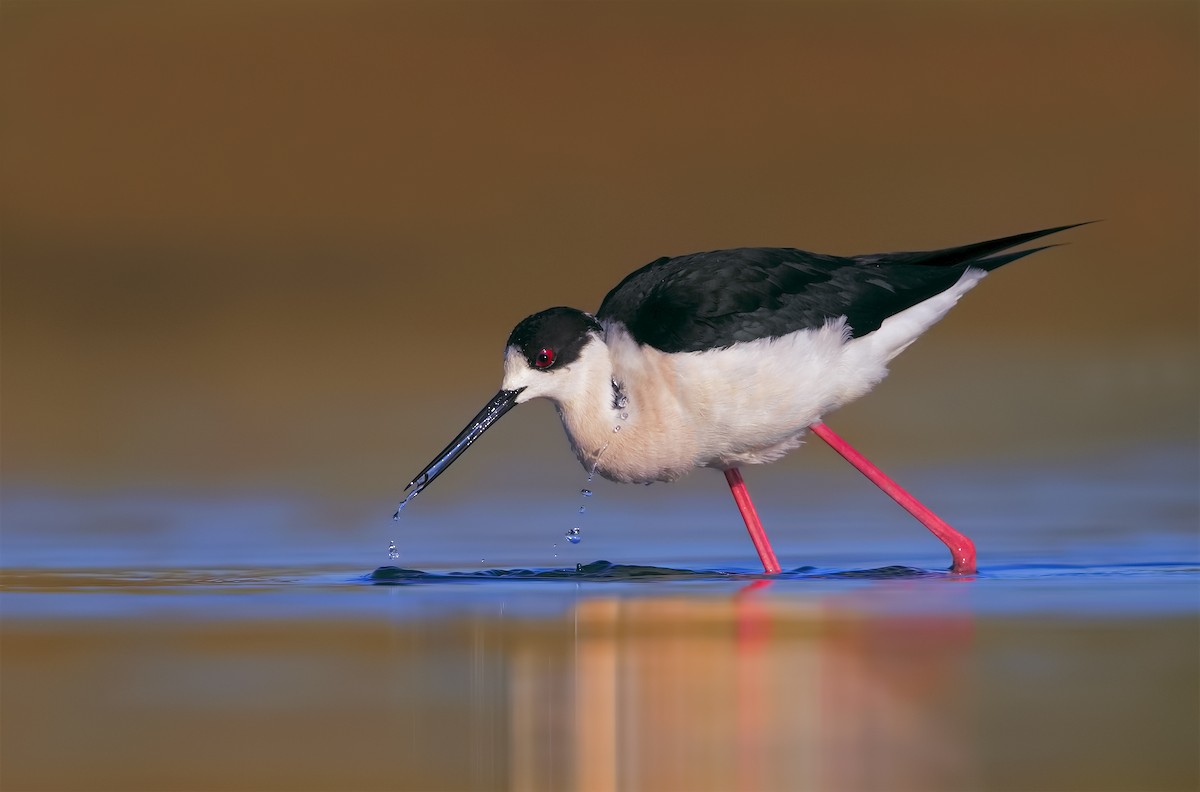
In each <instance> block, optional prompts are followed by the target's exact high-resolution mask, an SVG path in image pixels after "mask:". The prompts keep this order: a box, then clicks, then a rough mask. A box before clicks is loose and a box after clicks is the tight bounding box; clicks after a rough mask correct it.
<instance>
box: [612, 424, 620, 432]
mask: <svg viewBox="0 0 1200 792" xmlns="http://www.w3.org/2000/svg"><path fill="white" fill-rule="evenodd" d="M613 431H614V432H619V431H621V424H617V425H616V426H614V427H613Z"/></svg>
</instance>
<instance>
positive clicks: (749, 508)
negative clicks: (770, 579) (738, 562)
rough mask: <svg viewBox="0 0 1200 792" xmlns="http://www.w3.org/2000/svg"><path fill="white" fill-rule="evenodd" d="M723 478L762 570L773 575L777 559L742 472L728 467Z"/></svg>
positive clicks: (776, 566) (777, 566)
mask: <svg viewBox="0 0 1200 792" xmlns="http://www.w3.org/2000/svg"><path fill="white" fill-rule="evenodd" d="M725 480H726V481H728V482H729V490H730V492H732V493H733V500H734V502H735V503H737V507H738V511H740V512H741V513H742V519H743V520H745V521H746V530H747V531H749V532H750V541H752V542H754V549H755V550H757V551H758V558H759V560H760V561H762V565H763V572H766V573H767V574H768V575H774V574H775V573H776V572H779V570H780V567H779V561H778V560H777V559H776V558H775V551H774V550H772V549H771V542H770V540H769V539H767V532H766V531H764V530H763V526H762V521H761V520H759V519H758V512H757V511H755V510H754V504H753V503H752V502H751V501H750V493H749V492H747V491H746V482H745V481H744V480H743V479H742V472H741V471H740V470H738V469H737V468H729V470H726V471H725Z"/></svg>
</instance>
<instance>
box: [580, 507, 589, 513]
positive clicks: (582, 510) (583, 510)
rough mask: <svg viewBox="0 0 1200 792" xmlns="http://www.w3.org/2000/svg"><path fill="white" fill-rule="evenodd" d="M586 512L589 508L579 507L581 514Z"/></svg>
mask: <svg viewBox="0 0 1200 792" xmlns="http://www.w3.org/2000/svg"><path fill="white" fill-rule="evenodd" d="M585 511H587V506H580V507H579V513H580V514H583V513H584V512H585Z"/></svg>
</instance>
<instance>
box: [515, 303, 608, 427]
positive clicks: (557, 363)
mask: <svg viewBox="0 0 1200 792" xmlns="http://www.w3.org/2000/svg"><path fill="white" fill-rule="evenodd" d="M602 332H603V331H602V330H601V329H600V323H599V322H597V321H596V318H595V317H594V316H592V315H591V314H587V313H584V312H583V311H580V310H578V309H576V308H549V309H547V310H545V311H542V312H540V313H535V314H534V315H533V316H527V317H526V318H524V319H522V320H521V321H520V322H519V323H518V324H517V326H516V327H514V328H513V331H512V333H511V334H509V336H508V343H507V344H506V345H505V348H504V381H503V382H502V383H501V386H500V387H501V393H503V392H505V391H508V392H511V393H513V394H514V396H513V398H514V402H515V403H516V404H521V403H523V402H527V401H529V400H530V399H538V398H548V399H552V400H560V401H561V400H563V399H564V398H565V397H566V396H567V395H568V394H569V393H570V391H571V390H573V388H574V387H579V386H580V385H582V384H583V380H582V379H581V378H579V377H574V378H573V377H571V376H570V374H569V373H570V371H571V369H572V367H573V366H575V365H576V364H577V363H581V362H583V359H584V356H585V352H586V351H587V350H588V347H589V345H590V344H591V343H592V342H594V341H598V340H599V339H600V337H601V335H602Z"/></svg>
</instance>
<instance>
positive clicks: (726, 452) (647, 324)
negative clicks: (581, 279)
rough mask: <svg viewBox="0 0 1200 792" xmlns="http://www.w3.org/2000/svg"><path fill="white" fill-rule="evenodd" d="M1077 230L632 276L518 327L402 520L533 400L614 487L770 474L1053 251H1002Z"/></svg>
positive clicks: (743, 257)
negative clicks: (922, 341)
mask: <svg viewBox="0 0 1200 792" xmlns="http://www.w3.org/2000/svg"><path fill="white" fill-rule="evenodd" d="M1072 227H1074V226H1059V227H1056V228H1049V229H1044V230H1041V231H1033V232H1030V233H1025V234H1017V235H1014V236H1008V237H1003V238H1000V239H994V240H989V241H986V242H979V243H975V244H971V245H963V246H960V247H953V248H946V249H943V250H935V251H927V252H912V253H883V254H874V255H861V256H849V257H842V256H830V255H822V254H816V253H808V252H805V251H802V250H797V249H794V248H739V249H734V250H718V251H712V252H708V253H694V254H690V255H684V256H677V257H674V258H660V259H658V260H656V261H654V262H652V263H650V264H647V265H646V266H644V267H642V268H641V269H638V270H636V271H635V272H632V273H630V274H629V275H628V276H626V277H625V279H624V280H622V281H621V282H620V283H619V284H618V285H617V286H616V287H615V288H614V289H613V290H612V291H610V292H609V293H608V295H607V296H606V297H605V298H604V301H603V302H602V303H601V305H600V309H599V310H598V311H597V312H596V313H595V314H594V315H592V314H589V313H586V312H584V311H580V310H578V309H574V308H561V307H560V308H551V309H549V310H546V311H542V312H540V313H537V314H534V315H532V316H530V317H527V318H526V319H523V320H522V321H521V322H520V323H518V324H517V326H516V327H515V328H514V329H513V331H512V334H511V335H510V336H509V339H508V344H507V345H506V349H505V355H504V378H503V382H502V384H501V390H500V392H499V393H498V394H496V396H495V397H494V398H493V399H492V401H491V402H489V404H488V405H487V406H486V407H485V408H484V410H483V411H481V412H480V414H479V415H478V416H476V418H475V419H474V420H473V421H472V422H471V423H470V424H469V425H468V426H467V427H466V428H465V429H464V430H463V432H462V433H460V434H459V436H458V437H457V438H455V440H454V441H453V442H452V443H451V444H450V445H449V446H447V447H446V449H444V450H443V452H442V453H441V454H439V455H438V457H437V458H435V459H434V461H433V462H431V463H430V464H429V465H428V466H427V467H426V468H425V470H423V471H422V472H421V473H420V474H419V475H418V476H417V477H416V478H414V479H413V481H412V482H411V483H410V484H409V489H410V494H409V495H408V497H407V498H406V499H405V501H404V503H402V504H401V506H403V505H404V504H406V503H407V502H408V501H409V500H411V499H412V498H413V497H414V496H415V495H416V494H417V493H419V492H420V491H421V490H423V489H424V488H425V487H426V486H428V485H429V483H430V482H431V481H433V479H434V478H435V477H436V476H438V475H439V474H440V473H441V472H442V471H443V470H445V469H446V467H447V466H449V464H450V463H451V462H453V461H454V459H456V458H457V457H458V456H459V455H460V454H461V453H462V452H463V451H465V450H466V448H467V447H468V446H470V445H471V443H473V442H474V441H475V439H477V438H478V437H479V436H480V435H481V434H482V433H483V432H484V431H485V430H486V429H487V428H488V427H489V426H491V424H492V423H494V422H495V420H497V419H498V418H499V417H500V416H502V415H503V414H504V413H505V412H507V411H508V410H509V409H511V408H512V407H513V406H515V405H516V404H520V403H523V402H526V401H530V400H532V399H536V398H546V399H549V400H551V401H552V402H553V403H554V405H555V407H556V408H557V410H558V413H559V416H560V417H561V418H562V422H563V426H564V428H565V429H566V433H567V436H568V438H569V440H570V443H571V446H572V448H573V450H574V452H575V454H576V456H577V457H578V459H579V460H580V462H581V463H582V464H583V465H584V466H585V467H586V468H587V469H588V470H595V471H597V472H599V473H600V474H601V475H603V476H605V477H606V478H609V479H612V480H614V481H621V482H643V483H648V482H653V481H670V480H672V479H675V478H678V477H679V476H682V475H684V474H685V473H687V472H689V471H691V470H692V469H694V468H697V467H712V468H717V469H721V470H725V471H730V470H735V469H736V468H738V467H739V466H741V465H744V464H759V463H765V462H771V461H774V460H776V459H778V458H779V457H780V456H782V455H783V454H785V453H787V452H788V451H789V450H791V449H793V448H795V447H796V446H797V445H798V444H799V443H800V442H801V440H802V438H803V436H804V434H805V432H806V430H807V429H808V428H809V427H810V426H814V425H815V424H818V423H819V422H820V420H821V418H822V417H823V416H824V415H826V414H828V413H830V412H832V411H833V410H836V409H837V408H838V407H841V406H842V405H844V404H846V403H848V402H850V401H853V400H854V399H856V398H858V397H860V396H862V395H864V394H865V393H867V392H868V391H869V390H870V389H871V388H872V387H874V386H875V385H876V384H877V383H878V382H879V381H880V380H881V379H883V377H884V376H886V374H887V365H888V363H889V362H890V361H891V360H892V359H893V358H894V357H895V356H896V355H898V354H899V353H900V352H901V351H903V350H904V349H905V348H906V347H907V346H908V345H909V344H911V343H912V342H913V341H914V340H916V339H917V338H918V337H919V336H920V335H921V334H922V333H924V332H925V331H926V330H928V329H929V328H930V327H931V326H932V325H933V324H934V323H936V322H937V321H938V320H939V319H941V318H942V317H943V316H944V315H945V314H946V312H947V311H949V310H950V308H951V307H953V306H954V304H955V303H956V302H957V301H958V300H959V298H960V297H962V296H963V295H964V294H965V293H966V292H968V291H969V290H970V289H972V288H973V287H974V286H975V285H976V284H977V283H978V282H979V281H980V280H982V279H983V278H984V277H985V276H986V275H987V273H988V272H990V271H992V270H994V269H996V268H998V267H1000V266H1002V265H1004V264H1007V263H1010V262H1012V261H1015V260H1017V259H1019V258H1022V257H1024V256H1027V255H1029V254H1031V253H1034V252H1037V251H1038V250H1042V249H1044V248H1033V249H1026V250H1019V251H1016V252H1006V251H1010V249H1011V248H1013V247H1016V246H1018V245H1022V244H1025V243H1027V242H1031V241H1033V240H1036V239H1038V238H1041V237H1044V236H1047V235H1049V234H1053V233H1056V232H1059V231H1064V230H1066V229H1068V228H1072ZM738 480H739V481H740V476H739V477H738ZM730 483H731V485H732V484H733V479H732V478H731V479H730ZM748 524H749V521H748ZM757 541H758V540H756V544H757ZM764 541H765V538H764Z"/></svg>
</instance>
